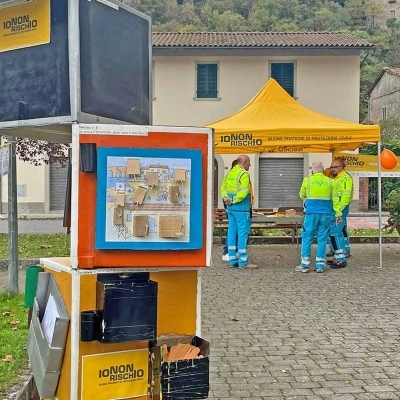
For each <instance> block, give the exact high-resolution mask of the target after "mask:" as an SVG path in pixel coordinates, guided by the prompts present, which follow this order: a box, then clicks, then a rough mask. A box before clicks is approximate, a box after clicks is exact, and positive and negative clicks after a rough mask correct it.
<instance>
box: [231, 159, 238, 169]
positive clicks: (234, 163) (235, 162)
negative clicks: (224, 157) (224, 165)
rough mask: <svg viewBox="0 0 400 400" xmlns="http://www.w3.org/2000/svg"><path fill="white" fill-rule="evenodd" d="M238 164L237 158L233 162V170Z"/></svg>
mask: <svg viewBox="0 0 400 400" xmlns="http://www.w3.org/2000/svg"><path fill="white" fill-rule="evenodd" d="M237 163H238V160H237V158H236V159H235V160H233V161H232V165H231V168H233V167H234V166H235V165H237Z"/></svg>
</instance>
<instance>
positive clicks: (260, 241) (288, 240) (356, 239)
mask: <svg viewBox="0 0 400 400" xmlns="http://www.w3.org/2000/svg"><path fill="white" fill-rule="evenodd" d="M224 243H225V236H222V237H219V236H218V237H214V240H213V244H215V245H221V246H223V245H224ZM352 243H353V244H357V243H358V244H359V243H379V237H378V236H350V244H352ZM382 243H400V236H384V237H382ZM248 244H249V245H252V244H254V245H264V244H293V245H296V242H295V243H292V237H291V236H287V237H280V236H250V237H249V241H248ZM298 244H301V237H299V240H298Z"/></svg>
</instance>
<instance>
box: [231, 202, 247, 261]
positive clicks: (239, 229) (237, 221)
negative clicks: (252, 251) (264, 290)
mask: <svg viewBox="0 0 400 400" xmlns="http://www.w3.org/2000/svg"><path fill="white" fill-rule="evenodd" d="M227 214H228V221H229V225H228V236H227V238H228V255H229V265H230V266H239V267H245V266H246V265H247V264H248V262H249V256H248V254H247V239H248V237H249V234H250V226H251V221H250V212H249V211H231V210H228V211H227ZM236 246H237V255H236Z"/></svg>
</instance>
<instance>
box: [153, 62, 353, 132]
mask: <svg viewBox="0 0 400 400" xmlns="http://www.w3.org/2000/svg"><path fill="white" fill-rule="evenodd" d="M196 61H200V62H218V63H219V97H220V98H219V99H212V100H208V99H207V100H195V99H194V97H195V90H196V71H195V65H196ZM270 61H294V62H295V63H296V66H295V96H296V97H298V101H299V102H300V103H301V104H303V105H304V106H306V107H309V108H311V109H313V110H315V111H317V112H321V113H324V114H327V115H331V116H333V117H337V118H341V119H346V120H348V121H353V122H358V98H359V80H360V75H359V57H297V58H296V59H295V58H293V57H270V58H267V57H220V58H217V57H207V58H201V57H156V58H155V72H154V85H155V100H154V103H153V111H154V115H153V121H154V124H156V125H196V126H199V125H200V126H201V125H205V124H207V123H210V122H214V121H215V120H218V119H221V118H224V117H226V116H229V115H231V114H232V113H234V112H235V111H237V110H239V109H240V108H241V107H243V106H244V105H246V104H247V103H248V102H249V101H250V100H251V99H252V98H253V97H254V96H255V94H256V93H257V92H258V91H259V90H260V89H261V87H262V86H263V85H264V84H265V83H266V82H267V80H268V78H269V64H270Z"/></svg>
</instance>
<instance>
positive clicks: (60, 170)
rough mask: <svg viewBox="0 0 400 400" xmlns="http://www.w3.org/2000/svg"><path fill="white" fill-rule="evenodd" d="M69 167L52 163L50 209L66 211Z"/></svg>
mask: <svg viewBox="0 0 400 400" xmlns="http://www.w3.org/2000/svg"><path fill="white" fill-rule="evenodd" d="M67 175H68V167H61V166H60V164H59V163H58V162H55V163H52V164H50V211H62V212H64V205H65V195H66V188H67Z"/></svg>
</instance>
